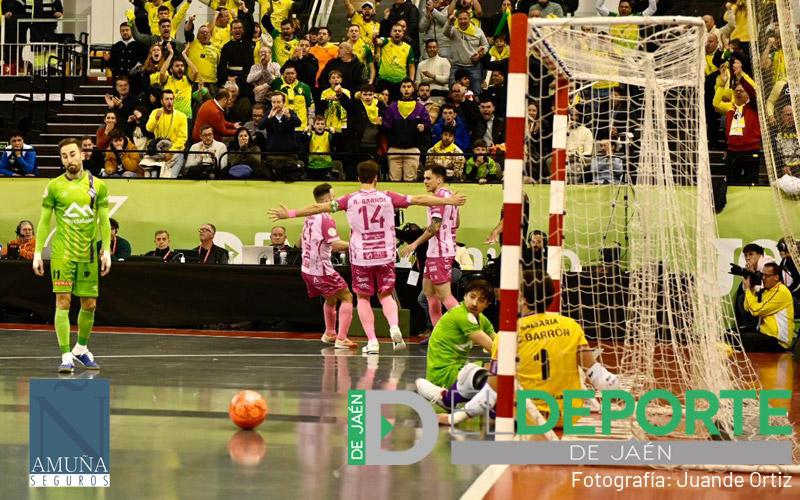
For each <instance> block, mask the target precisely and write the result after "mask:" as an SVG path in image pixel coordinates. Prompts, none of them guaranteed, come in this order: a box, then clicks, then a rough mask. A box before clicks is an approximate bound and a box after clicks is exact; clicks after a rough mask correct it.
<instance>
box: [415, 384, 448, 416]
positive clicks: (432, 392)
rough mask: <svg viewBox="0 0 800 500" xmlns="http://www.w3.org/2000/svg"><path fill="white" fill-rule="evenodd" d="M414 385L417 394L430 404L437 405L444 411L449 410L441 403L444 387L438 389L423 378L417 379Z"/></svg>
mask: <svg viewBox="0 0 800 500" xmlns="http://www.w3.org/2000/svg"><path fill="white" fill-rule="evenodd" d="M414 383H415V385H416V386H417V394H419V395H420V396H422V397H423V398H425V399H427V400H428V401H430V402H431V403H434V404H437V405H439V406H441V407H442V408H444V409H445V410H449V408H447V407H446V406H445V405H444V404H443V403H442V393H443V392H444V387H439V386H438V385H436V384H434V383H433V382H431V381H429V380H428V379H424V378H418V379H417V380H416V381H415V382H414Z"/></svg>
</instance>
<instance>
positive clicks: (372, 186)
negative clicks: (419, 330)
mask: <svg viewBox="0 0 800 500" xmlns="http://www.w3.org/2000/svg"><path fill="white" fill-rule="evenodd" d="M357 169H358V180H359V182H361V189H360V190H359V191H356V192H355V193H351V194H347V195H344V196H342V197H340V198H338V199H336V200H333V201H331V202H329V203H317V204H315V205H310V206H308V207H305V208H301V209H297V210H290V209H288V208H286V207H285V206H283V205H281V207H280V208H278V209H270V211H269V213H270V216H271V217H272V219H273V220H280V219H287V218H292V217H307V216H309V215H315V214H319V213H324V212H337V211H339V210H345V211H346V212H347V221H348V223H349V224H350V263H351V266H350V269H351V272H352V276H353V291H355V292H356V295H357V296H358V305H357V308H358V316H359V319H360V320H361V325H362V326H363V328H364V332H365V333H366V334H367V338H368V339H369V340H368V341H367V345H366V346H365V347H364V348H363V351H364V353H365V354H378V352H379V350H380V346H379V344H378V338H377V336H376V335H375V318H374V315H373V314H372V306H371V305H370V297H371V296H372V295H374V294H375V293H376V291H377V293H378V298H379V299H380V303H381V307H382V308H383V314H384V316H386V320H387V322H388V323H389V333H390V335H391V337H392V342H393V344H394V350H396V351H397V350H402V349H405V342H404V341H403V335H402V333H401V332H400V326H399V319H398V310H397V302H395V300H394V297H393V296H392V292H393V291H394V284H395V267H394V263H395V257H396V253H397V250H396V249H397V244H396V242H395V230H394V229H395V228H394V210H395V209H396V208H406V207H408V206H410V205H422V206H437V205H463V204H464V202H465V201H466V197H465V196H463V195H459V194H454V195H453V196H451V197H449V198H437V197H435V196H428V195H417V196H407V195H402V194H398V193H393V192H391V191H378V190H377V189H376V188H377V184H378V172H379V167H378V164H377V163H375V162H374V161H364V162H361V163H359V164H358V168H357Z"/></svg>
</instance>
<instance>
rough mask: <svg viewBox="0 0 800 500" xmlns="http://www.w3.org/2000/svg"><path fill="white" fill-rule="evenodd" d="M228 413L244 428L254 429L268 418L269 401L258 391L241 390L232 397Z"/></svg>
mask: <svg viewBox="0 0 800 500" xmlns="http://www.w3.org/2000/svg"><path fill="white" fill-rule="evenodd" d="M228 415H229V416H230V417H231V420H232V421H233V423H234V424H236V425H238V426H239V427H241V428H242V429H253V428H255V427H258V425H259V424H260V423H261V422H263V421H264V419H265V418H267V402H266V400H265V399H264V398H263V397H261V394H259V393H257V392H256V391H240V392H239V393H238V394H236V395H235V396H234V397H233V399H231V404H230V405H228Z"/></svg>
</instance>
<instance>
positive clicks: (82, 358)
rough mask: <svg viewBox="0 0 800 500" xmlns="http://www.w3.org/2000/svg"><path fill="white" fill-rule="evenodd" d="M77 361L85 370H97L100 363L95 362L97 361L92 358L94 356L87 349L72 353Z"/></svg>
mask: <svg viewBox="0 0 800 500" xmlns="http://www.w3.org/2000/svg"><path fill="white" fill-rule="evenodd" d="M73 356H74V357H75V359H76V360H78V363H80V364H81V365H82V366H83V367H84V368H86V369H87V370H99V369H100V365H98V364H97V361H95V360H94V356H92V353H90V352H89V351H86V352H85V353H83V354H80V355H78V354H73Z"/></svg>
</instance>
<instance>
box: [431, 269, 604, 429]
mask: <svg viewBox="0 0 800 500" xmlns="http://www.w3.org/2000/svg"><path fill="white" fill-rule="evenodd" d="M522 282H523V284H522V290H521V292H522V293H521V294H520V306H521V310H522V317H521V318H520V319H519V320H518V322H517V374H516V378H517V385H518V388H519V389H524V390H542V391H546V392H548V393H549V394H551V395H552V396H553V397H554V398H555V399H556V401H557V402H558V404H559V410H560V413H561V414H563V411H561V410H563V406H562V405H563V396H564V391H567V390H578V389H582V386H581V374H580V371H579V370H578V366H580V367H582V368H583V369H584V370H586V375H587V378H588V379H589V381H590V382H591V384H592V385H593V386H594V387H595V388H596V389H600V390H603V389H614V388H617V387H618V380H617V376H616V375H614V374H613V373H611V372H609V371H608V370H607V369H606V368H605V367H604V366H603V365H602V363H600V362H598V361H596V360H595V354H594V352H593V351H592V350H591V349H590V348H589V345H588V343H587V342H586V337H585V336H584V333H583V328H581V326H580V325H579V324H578V323H577V322H576V321H575V320H573V319H571V318H568V317H566V316H562V315H561V314H558V313H551V312H547V304H549V303H550V301H551V300H552V298H553V296H554V294H555V292H554V290H555V288H554V286H553V281H552V280H551V279H550V277H549V276H547V275H546V274H542V273H535V272H533V271H526V272H524V273H523V275H522ZM498 338H499V337H496V338H495V339H494V343H493V345H492V363H491V365H492V367H491V369H490V372H492V373H494V372H495V371H496V370H495V369H494V368H495V366H496V361H497V350H498ZM496 400H497V394H496V393H495V377H493V376H492V377H489V383H488V384H486V385H484V386H483V388H482V389H481V391H480V392H479V393H478V394H477V395H476V396H475V397H473V398H472V399H471V400H470V401H468V402H467V403H466V404H465V405H464V411H463V412H457V413H455V414H453V415H452V416H451V415H441V416H440V419H441V420H442V423H451V422H452V423H455V424H457V423H459V422H461V421H463V420H465V419H466V418H468V417H472V416H475V415H479V414H481V413H484V412H485V411H486V410H487V409H489V408H493V407H494V404H495V402H496ZM574 404H578V405H579V404H581V402H580V400H577V401H576V402H575V403H574ZM537 408H538V409H539V411H540V413H542V414H543V416H544V417H545V418H547V413H548V408H547V405H546V404H545V403H544V402H539V404H537ZM448 417H449V418H448Z"/></svg>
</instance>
